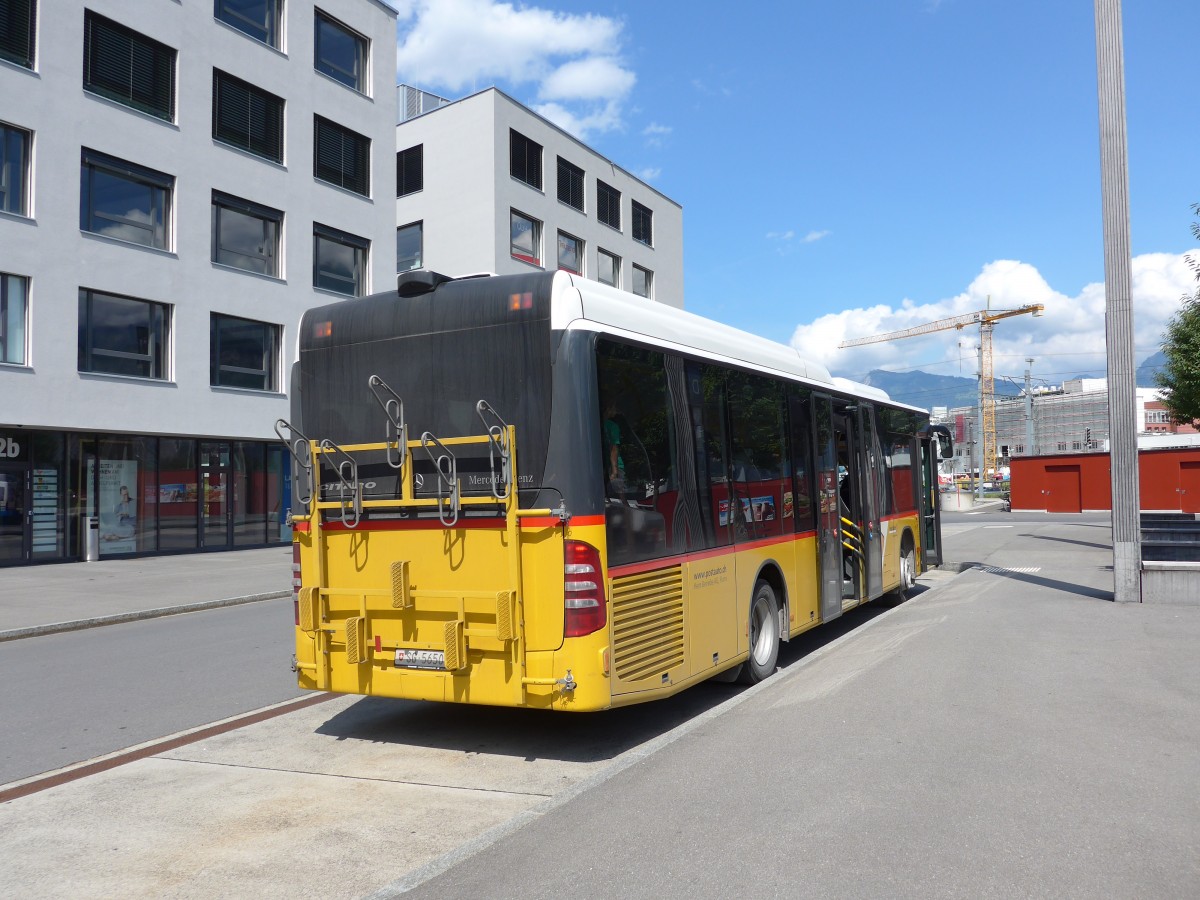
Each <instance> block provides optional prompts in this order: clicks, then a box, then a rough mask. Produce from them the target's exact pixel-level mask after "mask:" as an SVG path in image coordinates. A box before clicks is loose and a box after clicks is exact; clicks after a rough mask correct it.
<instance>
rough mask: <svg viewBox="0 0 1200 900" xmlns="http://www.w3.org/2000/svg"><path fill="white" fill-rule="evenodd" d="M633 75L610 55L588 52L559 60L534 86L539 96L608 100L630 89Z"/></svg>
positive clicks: (563, 98)
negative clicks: (562, 60)
mask: <svg viewBox="0 0 1200 900" xmlns="http://www.w3.org/2000/svg"><path fill="white" fill-rule="evenodd" d="M636 81H637V76H635V75H634V74H633V73H632V72H630V71H629V70H628V69H624V68H622V67H621V64H620V63H619V62H618V61H617V60H616V59H614V58H613V57H611V56H590V57H587V58H586V59H574V60H571V61H570V62H567V63H563V64H562V65H561V66H559V67H558V68H557V69H555V70H554V71H553V72H551V73H550V74H549V75H548V76H547V77H546V78H545V79H544V80H543V81H542V83H541V86H540V87H539V88H538V96H540V97H541V98H542V99H543V100H608V99H610V98H613V97H624V96H625V95H626V94H628V93H629V92H630V91H631V90H633V85H634V82H636Z"/></svg>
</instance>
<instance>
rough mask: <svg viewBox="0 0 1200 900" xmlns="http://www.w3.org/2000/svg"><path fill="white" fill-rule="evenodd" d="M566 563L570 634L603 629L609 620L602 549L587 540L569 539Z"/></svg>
mask: <svg viewBox="0 0 1200 900" xmlns="http://www.w3.org/2000/svg"><path fill="white" fill-rule="evenodd" d="M564 550H565V554H564V555H565V565H564V566H563V594H564V598H565V605H566V618H565V627H564V630H563V633H564V635H565V636H566V637H583V636H584V635H585V634H591V633H592V632H594V631H599V630H600V629H601V628H603V627H604V625H605V623H606V622H607V621H608V613H607V610H606V608H605V605H604V569H603V566H601V565H600V551H599V550H597V549H596V548H595V547H593V546H592V545H591V544H585V543H584V542H583V541H567V542H566V544H565V546H564Z"/></svg>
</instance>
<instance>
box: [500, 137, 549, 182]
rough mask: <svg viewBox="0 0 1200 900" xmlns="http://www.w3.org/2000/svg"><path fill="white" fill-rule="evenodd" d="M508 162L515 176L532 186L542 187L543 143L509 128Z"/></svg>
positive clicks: (510, 170)
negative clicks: (538, 142)
mask: <svg viewBox="0 0 1200 900" xmlns="http://www.w3.org/2000/svg"><path fill="white" fill-rule="evenodd" d="M508 163H509V172H510V173H511V174H512V177H513V178H516V179H517V180H518V181H523V182H525V183H526V184H527V185H529V186H530V187H534V188H537V189H538V190H539V191H540V190H541V189H542V145H541V144H537V143H534V142H533V141H531V140H530V139H529V138H527V137H525V135H523V134H520V133H519V132H516V131H513V130H511V129H510V130H509V132H508Z"/></svg>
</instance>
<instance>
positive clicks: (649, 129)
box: [642, 122, 672, 135]
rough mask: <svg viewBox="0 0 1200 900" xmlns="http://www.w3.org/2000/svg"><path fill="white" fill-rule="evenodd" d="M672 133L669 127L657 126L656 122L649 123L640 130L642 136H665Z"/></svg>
mask: <svg viewBox="0 0 1200 900" xmlns="http://www.w3.org/2000/svg"><path fill="white" fill-rule="evenodd" d="M671 131H672V129H671V126H670V125H659V124H658V123H657V122H651V123H650V124H649V125H647V126H646V127H645V128H643V129H642V134H644V135H667V134H670V133H671Z"/></svg>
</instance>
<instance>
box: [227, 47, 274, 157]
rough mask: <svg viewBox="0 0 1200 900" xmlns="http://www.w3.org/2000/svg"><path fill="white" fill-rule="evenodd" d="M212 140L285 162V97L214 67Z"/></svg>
mask: <svg viewBox="0 0 1200 900" xmlns="http://www.w3.org/2000/svg"><path fill="white" fill-rule="evenodd" d="M213 140H216V141H220V142H222V143H224V144H229V145H230V146H232V147H237V148H238V149H240V150H245V151H247V152H248V153H253V154H254V155H255V156H261V157H263V158H264V159H269V160H271V161H272V162H277V163H281V162H283V98H282V97H276V96H275V95H274V94H268V93H267V92H266V91H264V90H261V89H260V88H256V87H255V86H254V85H252V84H249V83H248V82H245V81H242V80H241V79H240V78H234V77H233V76H232V75H227V74H225V73H224V72H222V71H220V70H218V69H213Z"/></svg>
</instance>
